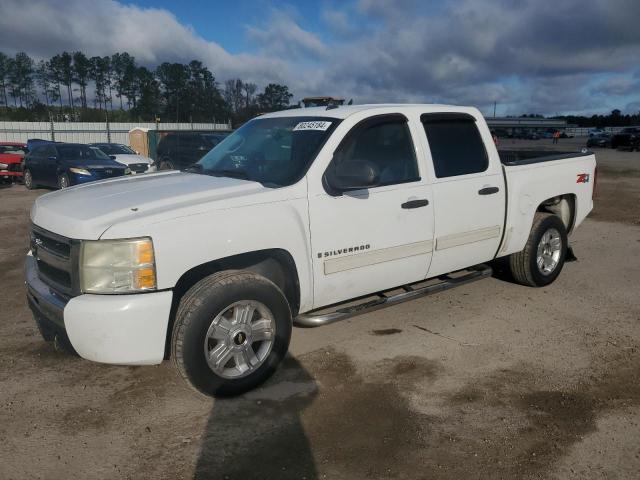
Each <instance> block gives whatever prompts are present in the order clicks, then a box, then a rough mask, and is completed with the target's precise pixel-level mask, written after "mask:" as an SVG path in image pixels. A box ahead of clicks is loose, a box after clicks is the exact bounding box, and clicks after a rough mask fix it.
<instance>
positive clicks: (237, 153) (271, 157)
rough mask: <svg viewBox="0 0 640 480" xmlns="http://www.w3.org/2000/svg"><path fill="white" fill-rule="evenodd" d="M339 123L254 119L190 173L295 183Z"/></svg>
mask: <svg viewBox="0 0 640 480" xmlns="http://www.w3.org/2000/svg"><path fill="white" fill-rule="evenodd" d="M339 123H340V120H339V119H337V118H327V117H278V118H257V119H254V120H251V121H250V122H248V123H246V124H244V125H243V126H242V127H240V128H239V129H238V130H236V131H235V132H234V133H233V134H231V135H229V136H228V137H227V138H225V139H224V140H223V141H222V142H220V143H219V144H218V145H217V146H216V147H215V148H214V149H213V150H211V151H210V152H209V153H207V154H206V155H205V156H204V157H202V158H201V159H200V161H199V162H198V163H197V164H196V165H194V166H193V167H191V168H190V169H189V170H190V171H193V172H195V173H203V174H207V175H215V176H226V177H234V178H242V179H246V180H252V181H255V182H260V183H262V184H263V185H265V186H267V187H283V186H286V185H291V184H293V183H295V182H297V181H298V180H299V179H300V178H302V176H303V175H304V174H305V172H306V171H307V168H309V165H311V162H312V161H313V159H314V158H315V156H316V154H317V153H318V151H319V150H320V148H321V147H322V145H323V144H324V142H325V141H326V140H327V138H329V136H330V135H331V132H333V130H334V129H335V127H336V126H337V125H338V124H339Z"/></svg>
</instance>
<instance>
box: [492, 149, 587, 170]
mask: <svg viewBox="0 0 640 480" xmlns="http://www.w3.org/2000/svg"><path fill="white" fill-rule="evenodd" d="M498 155H500V161H501V162H502V164H503V165H509V166H516V165H530V164H532V163H540V162H550V161H553V160H565V159H567V158H577V157H584V156H588V155H593V153H591V152H588V151H581V152H575V151H574V152H557V151H553V150H498Z"/></svg>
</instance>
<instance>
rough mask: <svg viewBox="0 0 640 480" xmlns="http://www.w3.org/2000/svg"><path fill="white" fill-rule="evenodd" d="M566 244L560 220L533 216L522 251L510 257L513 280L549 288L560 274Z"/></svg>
mask: <svg viewBox="0 0 640 480" xmlns="http://www.w3.org/2000/svg"><path fill="white" fill-rule="evenodd" d="M567 245H568V242H567V230H566V228H565V226H564V223H563V222H562V220H560V218H559V217H557V216H556V215H552V214H550V213H541V212H538V213H536V214H535V217H534V219H533V225H532V227H531V233H530V234H529V239H528V240H527V244H526V245H525V247H524V250H522V251H521V252H518V253H514V254H513V255H511V256H510V257H509V267H510V270H511V274H512V275H513V278H514V279H515V280H516V281H517V282H518V283H521V284H522V285H528V286H531V287H544V286H545V285H549V284H550V283H552V282H553V281H554V280H555V279H556V278H558V275H560V272H561V271H562V267H563V266H564V260H565V257H566V255H567Z"/></svg>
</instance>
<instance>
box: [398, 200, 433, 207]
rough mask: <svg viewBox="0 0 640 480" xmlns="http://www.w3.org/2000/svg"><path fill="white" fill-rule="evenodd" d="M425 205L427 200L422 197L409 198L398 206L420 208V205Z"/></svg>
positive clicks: (427, 202) (427, 203)
mask: <svg viewBox="0 0 640 480" xmlns="http://www.w3.org/2000/svg"><path fill="white" fill-rule="evenodd" d="M427 205H429V200H427V199H426V198H424V199H422V200H409V201H407V202H404V203H403V204H402V205H400V206H401V207H402V208H420V207H426V206H427Z"/></svg>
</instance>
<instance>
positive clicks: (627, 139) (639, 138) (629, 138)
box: [611, 127, 640, 150]
mask: <svg viewBox="0 0 640 480" xmlns="http://www.w3.org/2000/svg"><path fill="white" fill-rule="evenodd" d="M639 144H640V127H626V128H623V129H622V130H621V131H620V132H618V133H616V134H615V135H614V136H613V137H611V148H622V149H627V150H633V149H634V148H640V145H639Z"/></svg>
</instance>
